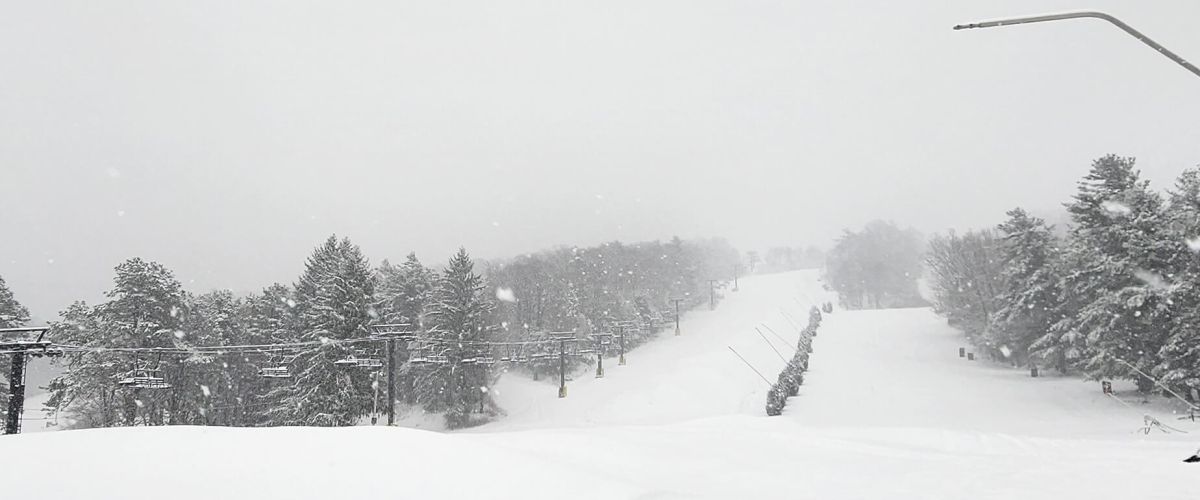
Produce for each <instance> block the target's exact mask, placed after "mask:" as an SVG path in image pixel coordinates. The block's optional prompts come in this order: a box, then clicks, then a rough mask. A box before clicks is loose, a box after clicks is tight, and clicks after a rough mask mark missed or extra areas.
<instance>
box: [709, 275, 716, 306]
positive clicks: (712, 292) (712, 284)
mask: <svg viewBox="0 0 1200 500" xmlns="http://www.w3.org/2000/svg"><path fill="white" fill-rule="evenodd" d="M716 308H717V280H708V310H709V311H711V310H713V309H716Z"/></svg>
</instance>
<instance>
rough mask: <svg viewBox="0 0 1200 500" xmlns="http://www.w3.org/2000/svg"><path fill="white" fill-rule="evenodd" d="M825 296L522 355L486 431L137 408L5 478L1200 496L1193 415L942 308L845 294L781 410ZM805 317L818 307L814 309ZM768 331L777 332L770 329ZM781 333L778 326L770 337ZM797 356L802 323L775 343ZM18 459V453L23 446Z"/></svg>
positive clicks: (170, 488)
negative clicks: (635, 340)
mask: <svg viewBox="0 0 1200 500" xmlns="http://www.w3.org/2000/svg"><path fill="white" fill-rule="evenodd" d="M796 299H800V301H801V302H805V303H806V304H807V303H808V302H811V301H819V300H822V299H823V296H822V293H821V292H820V287H819V286H818V284H817V283H816V275H815V274H814V273H811V272H801V273H789V274H779V275H768V276H756V277H753V278H749V279H745V280H743V282H742V291H740V292H738V293H728V294H727V300H726V301H725V302H724V303H722V304H721V306H720V307H719V308H718V309H717V310H716V311H713V312H707V311H702V312H695V313H692V314H689V315H688V316H687V317H686V319H685V321H684V323H683V327H684V335H683V336H681V337H673V336H670V335H669V333H668V335H667V336H665V337H663V338H662V339H659V340H657V341H655V342H653V343H651V344H648V345H646V346H642V347H640V348H638V349H636V350H634V351H632V352H630V354H629V364H628V365H627V366H617V365H616V360H615V359H610V360H607V361H606V368H607V376H606V377H605V378H604V379H600V380H597V379H595V378H593V376H592V375H591V374H589V373H587V372H583V373H580V374H576V376H575V377H574V380H573V381H571V382H569V387H570V393H569V397H568V398H566V399H562V400H560V399H558V398H557V397H556V391H555V388H554V385H553V384H552V383H551V382H548V381H539V382H533V381H529V380H521V379H519V378H518V377H517V376H515V375H513V376H509V377H507V378H506V379H505V380H503V381H502V382H501V383H500V384H499V385H498V387H496V388H495V390H496V391H498V392H499V394H497V397H498V399H499V400H500V402H501V403H502V404H503V405H505V407H506V408H508V410H509V416H508V417H507V418H506V419H504V420H502V421H500V422H497V423H494V424H491V425H487V426H484V427H481V428H478V429H474V430H472V431H470V432H460V433H450V434H447V433H438V432H431V431H425V430H417V429H388V428H380V427H374V428H370V427H359V428H343V429H302V428H277V429H217V428H197V427H189V428H135V429H111V430H95V431H71V432H54V433H42V434H31V435H22V436H12V437H5V438H0V440H2V441H0V445H2V447H0V449H3V450H4V451H5V452H6V457H7V458H8V460H7V461H6V463H5V464H4V466H3V467H0V482H2V484H4V485H5V486H4V488H5V489H4V491H5V493H6V495H5V498H9V497H11V498H26V499H34V498H54V499H59V498H113V499H116V498H122V499H134V498H145V499H151V498H153V499H161V498H164V497H169V498H172V499H174V500H190V499H211V498H254V499H274V498H286V499H289V500H293V499H324V500H328V499H341V498H362V497H384V498H413V499H437V498H519V499H522V500H530V499H542V498H546V499H550V498H553V499H562V498H572V499H576V498H578V499H591V498H596V499H601V498H603V499H609V500H611V499H673V498H729V499H758V498H781V499H782V498H787V499H796V498H814V499H846V498H855V499H857V498H886V499H889V500H892V499H897V498H900V499H962V498H971V499H1008V498H1021V499H1042V498H1045V499H1055V500H1062V499H1071V498H1087V499H1089V500H1091V499H1108V498H1112V499H1151V498H1164V499H1165V498H1171V499H1175V498H1178V499H1184V498H1196V497H1197V494H1200V467H1197V466H1195V465H1193V464H1183V463H1180V462H1179V460H1180V459H1182V458H1183V457H1184V456H1186V455H1187V454H1190V453H1191V452H1192V451H1193V449H1194V447H1195V446H1198V445H1200V426H1198V425H1195V424H1190V423H1188V424H1187V425H1184V424H1185V423H1183V422H1179V421H1176V420H1173V419H1172V420H1170V421H1169V423H1171V424H1174V425H1178V426H1180V427H1182V428H1184V429H1186V430H1189V431H1191V434H1188V435H1181V434H1174V435H1157V434H1152V435H1150V436H1146V435H1143V434H1140V433H1134V432H1133V431H1134V429H1135V428H1137V427H1138V426H1139V425H1140V424H1141V422H1142V419H1141V412H1142V411H1151V412H1153V413H1154V414H1155V415H1156V416H1158V417H1159V418H1161V419H1163V421H1164V422H1167V415H1166V414H1165V412H1166V411H1167V410H1166V409H1165V407H1162V406H1151V405H1146V406H1143V405H1140V404H1138V403H1136V402H1135V399H1134V398H1132V397H1126V399H1127V400H1128V401H1129V403H1130V404H1132V405H1135V406H1137V407H1138V409H1136V410H1135V409H1130V408H1127V407H1124V406H1122V405H1121V404H1120V403H1118V402H1117V401H1114V400H1111V399H1107V398H1105V397H1104V396H1102V395H1100V393H1099V390H1098V387H1097V384H1095V383H1084V382H1080V381H1077V380H1074V379H1065V378H1043V379H1030V378H1028V377H1027V375H1026V374H1025V373H1024V372H1023V371H1019V370H1014V369H1009V368H1003V367H998V366H995V365H990V364H987V363H986V362H983V361H976V362H974V363H971V362H967V361H965V360H961V359H959V358H958V357H957V347H958V345H959V339H958V337H957V334H956V333H955V332H953V331H952V330H951V329H949V328H947V327H946V326H945V322H944V321H942V320H941V319H939V318H937V317H936V316H935V315H933V314H932V313H931V312H930V311H928V310H923V309H912V310H893V311H864V312H848V311H847V312H843V311H838V312H836V313H835V314H833V315H830V316H829V317H828V318H827V320H826V322H825V324H824V325H823V326H822V329H821V332H820V334H819V336H818V337H817V341H816V352H815V353H814V355H813V358H812V365H811V370H810V372H809V373H808V376H807V380H806V382H805V384H804V386H802V388H801V394H800V396H798V397H796V398H793V399H792V401H791V402H790V403H789V405H788V407H787V410H786V411H785V413H784V415H783V416H780V417H774V418H769V417H765V416H762V406H763V398H764V397H765V389H766V384H764V383H763V381H762V380H760V379H759V378H758V377H757V375H755V374H754V373H753V372H751V371H750V369H749V368H746V367H745V366H744V365H742V364H741V361H739V360H738V359H737V358H735V357H734V356H733V354H731V353H730V352H729V350H728V349H727V348H726V346H733V347H734V349H737V350H738V351H739V352H740V353H742V355H743V356H745V357H746V358H747V359H748V360H749V361H750V362H751V363H753V364H754V365H755V366H756V367H757V368H758V369H759V370H761V371H763V373H764V375H766V376H768V377H770V378H774V376H775V375H776V374H777V373H778V369H779V368H780V367H781V366H782V364H783V362H782V361H780V360H779V358H778V357H777V356H776V355H775V353H774V352H772V350H771V349H770V348H769V347H768V346H767V345H766V344H765V343H764V342H763V340H762V339H761V338H759V337H758V335H757V334H756V333H754V330H753V327H754V326H755V325H756V324H759V323H761V322H767V323H768V325H770V326H771V327H772V328H774V329H775V330H776V332H778V333H779V334H780V335H782V336H784V337H785V338H786V339H787V340H788V341H789V342H790V341H793V340H794V339H795V330H794V329H793V328H791V326H790V325H788V323H787V321H786V320H784V319H783V317H782V316H781V315H780V312H779V310H780V308H781V307H782V308H788V310H790V311H791V312H792V313H793V315H799V314H800V313H802V311H803V310H806V309H807V307H806V306H801V304H800V303H798V302H797V300H796ZM798 319H803V316H800V317H799V318H798ZM768 336H770V333H768ZM772 340H775V339H774V338H773V337H772ZM776 348H778V349H780V350H781V351H782V352H783V353H784V355H785V356H786V355H788V354H789V353H790V351H788V350H786V349H788V348H787V347H784V346H783V345H782V343H778V342H777V344H776ZM13 458H17V460H16V463H13V461H12V459H13Z"/></svg>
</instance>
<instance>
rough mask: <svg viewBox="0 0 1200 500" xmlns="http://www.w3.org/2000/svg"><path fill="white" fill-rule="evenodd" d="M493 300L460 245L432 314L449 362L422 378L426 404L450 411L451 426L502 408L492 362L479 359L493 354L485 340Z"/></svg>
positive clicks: (435, 333) (473, 421)
mask: <svg viewBox="0 0 1200 500" xmlns="http://www.w3.org/2000/svg"><path fill="white" fill-rule="evenodd" d="M492 300H493V298H492V297H491V296H490V294H488V293H487V291H486V289H485V287H484V281H483V278H482V277H480V276H479V275H478V274H475V272H474V263H473V262H472V261H471V257H470V255H468V254H467V251H466V249H463V248H460V249H459V250H458V253H457V254H455V255H454V257H452V258H451V259H450V263H449V265H448V266H447V267H446V269H445V270H444V271H443V272H442V275H441V277H440V279H439V280H438V283H437V288H436V290H435V291H434V300H433V302H432V304H431V305H430V310H429V314H428V316H429V335H430V336H431V337H432V339H434V340H435V341H436V342H439V343H441V347H443V348H444V353H445V356H446V360H447V363H445V364H442V365H434V366H433V367H432V368H430V369H428V370H426V371H424V372H423V373H422V374H421V376H420V377H419V381H418V383H419V385H420V390H419V393H420V394H421V395H422V396H423V400H422V401H423V402H424V403H425V404H426V408H427V409H428V410H431V411H445V412H446V423H447V425H448V426H449V427H451V428H460V427H464V426H468V425H474V424H477V423H480V422H482V421H483V420H484V419H486V418H487V417H488V416H490V415H491V414H492V413H494V412H495V411H496V410H497V408H496V406H495V404H494V403H493V402H492V398H491V393H490V392H489V389H490V386H491V383H492V373H491V366H489V365H485V364H480V363H475V362H473V361H474V360H477V359H478V358H479V357H481V356H483V355H486V354H488V352H487V351H486V350H485V347H484V346H482V345H480V343H481V342H485V341H488V340H490V337H491V336H490V333H491V332H490V329H489V327H488V325H487V323H486V319H487V317H488V314H489V313H490V312H491V310H492V308H493V307H494V304H493V302H492Z"/></svg>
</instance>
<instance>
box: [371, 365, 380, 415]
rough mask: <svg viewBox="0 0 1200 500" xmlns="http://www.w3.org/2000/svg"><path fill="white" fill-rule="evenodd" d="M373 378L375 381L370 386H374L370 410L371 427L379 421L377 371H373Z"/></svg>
mask: <svg viewBox="0 0 1200 500" xmlns="http://www.w3.org/2000/svg"><path fill="white" fill-rule="evenodd" d="M373 378H374V379H375V380H374V383H372V384H371V385H373V386H375V402H374V403H373V405H374V406H372V408H371V425H375V423H376V422H378V421H379V370H376V371H375V376H374V377H373Z"/></svg>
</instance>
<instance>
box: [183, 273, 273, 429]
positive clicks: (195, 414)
mask: <svg viewBox="0 0 1200 500" xmlns="http://www.w3.org/2000/svg"><path fill="white" fill-rule="evenodd" d="M243 309H244V305H243V301H242V300H241V299H239V298H237V297H236V296H234V295H233V293H232V292H230V291H228V290H216V291H212V292H209V293H205V294H203V295H199V296H197V297H193V298H192V299H191V300H190V301H189V305H188V315H187V319H186V321H185V324H184V332H185V334H184V335H182V336H181V339H180V340H181V341H182V342H183V343H184V344H185V345H194V346H217V345H244V344H247V343H248V340H249V338H248V330H247V325H246V323H245V322H244V319H245V317H244V315H243V314H242V311H243ZM264 361H265V360H264V359H263V356H262V355H261V354H258V353H244V352H230V353H222V354H209V353H205V354H194V355H191V356H188V357H186V358H184V359H183V360H182V366H181V367H180V368H179V374H178V375H176V376H175V378H174V379H173V381H172V382H173V383H174V384H175V386H176V387H177V388H178V389H179V390H177V391H176V392H177V394H178V396H177V397H178V398H179V403H178V408H179V410H178V411H179V412H180V413H181V415H180V417H181V418H179V419H176V421H183V422H192V423H195V424H204V425H224V426H245V425H250V424H252V423H254V422H255V419H254V418H253V412H252V410H253V408H254V407H252V406H249V405H250V402H251V401H252V399H253V397H252V396H251V395H252V394H254V393H255V392H256V391H260V390H262V389H263V384H262V382H261V381H260V380H259V377H258V368H257V366H256V365H258V364H261V363H262V362H264Z"/></svg>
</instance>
